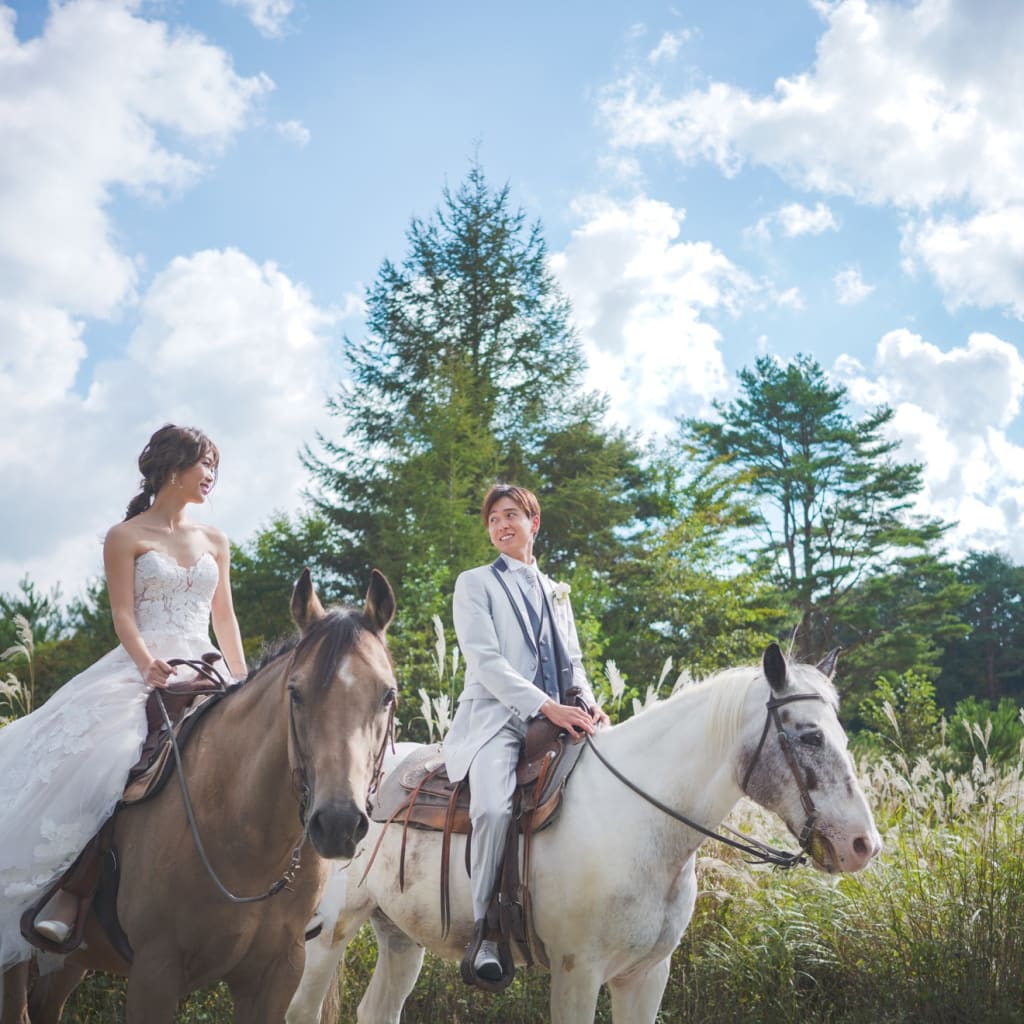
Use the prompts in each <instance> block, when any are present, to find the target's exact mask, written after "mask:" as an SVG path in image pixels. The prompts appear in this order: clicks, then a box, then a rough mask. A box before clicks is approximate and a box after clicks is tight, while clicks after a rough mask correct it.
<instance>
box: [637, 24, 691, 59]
mask: <svg viewBox="0 0 1024 1024" xmlns="http://www.w3.org/2000/svg"><path fill="white" fill-rule="evenodd" d="M689 39H690V31H689V29H681V30H680V31H678V32H666V33H664V34H663V35H662V37H661V39H659V40H658V45H657V46H655V47H654V49H653V50H651V52H650V53H649V54H648V55H647V59H648V60H649V61H650V62H651V63H652V64H657V63H658V61H661V60H672V59H673V58H674V57H675V56H676V55H677V54H678V53H679V50H680V48H681V47H682V45H683V44H684V43H686V42H689Z"/></svg>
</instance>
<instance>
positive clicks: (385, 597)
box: [363, 569, 395, 633]
mask: <svg viewBox="0 0 1024 1024" xmlns="http://www.w3.org/2000/svg"><path fill="white" fill-rule="evenodd" d="M363 610H364V611H365V612H366V616H367V618H369V620H370V621H371V622H372V623H373V624H374V625H375V626H376V627H377V629H378V630H380V632H382V633H383V632H384V630H386V629H387V628H388V626H389V625H390V624H391V620H392V619H393V618H394V617H395V592H394V591H393V590H392V589H391V584H390V583H388V578H387V576H385V575H384V573H382V572H381V571H380V569H374V570H373V572H371V573H370V585H369V586H368V587H367V588H366V607H365V608H364V609H363Z"/></svg>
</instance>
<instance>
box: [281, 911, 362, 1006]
mask: <svg viewBox="0 0 1024 1024" xmlns="http://www.w3.org/2000/svg"><path fill="white" fill-rule="evenodd" d="M361 924H362V922H361V921H360V922H357V923H356V924H355V927H353V928H351V929H344V930H342V931H339V930H337V929H335V930H331V931H329V930H328V929H327V928H326V927H325V928H324V930H323V931H322V932H321V933H320V934H319V935H318V936H317V937H316V938H315V939H313V940H312V941H311V942H307V943H306V966H305V967H304V968H303V971H302V980H301V981H300V982H299V987H298V988H297V989H296V990H295V995H293V996H292V1001H291V1003H290V1004H289V1006H288V1013H287V1014H286V1015H285V1018H284V1019H285V1024H317V1022H318V1021H319V1020H320V1010H321V1007H322V1006H323V1002H324V997H325V995H326V993H327V992H328V990H329V989H330V985H331V982H332V981H334V980H335V978H336V977H337V974H338V971H339V969H340V968H339V964H340V963H341V960H342V957H344V955H345V950H346V949H347V948H348V944H349V943H350V942H351V941H352V938H353V936H354V935H355V934H356V932H358V931H359V928H360V926H361Z"/></svg>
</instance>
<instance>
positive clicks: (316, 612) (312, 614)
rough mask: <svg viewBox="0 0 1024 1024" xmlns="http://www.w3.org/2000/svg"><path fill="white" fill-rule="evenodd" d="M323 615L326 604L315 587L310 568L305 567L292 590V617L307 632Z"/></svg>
mask: <svg viewBox="0 0 1024 1024" xmlns="http://www.w3.org/2000/svg"><path fill="white" fill-rule="evenodd" d="M323 617H324V606H323V605H322V604H321V603H320V598H318V597H317V596H316V591H315V590H314V589H313V577H312V575H311V574H310V571H309V569H308V568H307V569H303V570H302V575H301V576H300V577H299V578H298V579H297V580H296V581H295V589H294V590H293V591H292V618H293V619H294V620H295V625H296V626H298V627H299V630H300V631H301V632H303V633H305V632H306V630H307V629H309V627H310V626H311V625H312V624H313V623H314V622H316V620H317V619H322V618H323Z"/></svg>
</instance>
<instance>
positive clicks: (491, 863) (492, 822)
mask: <svg viewBox="0 0 1024 1024" xmlns="http://www.w3.org/2000/svg"><path fill="white" fill-rule="evenodd" d="M525 736H526V723H525V722H523V721H521V720H520V719H515V718H510V719H509V721H508V722H507V723H506V724H505V725H504V726H502V728H501V730H500V731H499V732H498V733H497V735H495V736H492V737H491V739H489V740H488V741H487V742H486V743H485V744H484V745H483V746H482V747H481V748H480V750H479V751H478V752H477V754H476V757H474V758H473V761H472V763H471V764H470V766H469V817H470V821H471V822H472V824H473V835H472V837H471V843H472V847H471V849H470V863H471V864H472V865H473V878H472V880H471V883H470V884H471V887H472V891H473V920H474V921H479V920H480V919H481V918H482V917H484V915H485V914H486V913H487V907H488V905H489V904H490V902H491V895H492V894H493V892H494V886H495V883H496V882H497V881H498V869H499V867H500V866H501V857H502V854H503V852H504V849H505V838H506V836H507V834H508V829H509V827H510V825H511V823H512V795H513V794H514V793H515V789H516V762H517V761H518V760H519V751H520V749H521V747H522V744H523V739H524V737H525ZM511 827H515V826H514V825H511Z"/></svg>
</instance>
